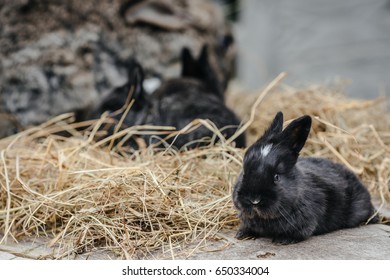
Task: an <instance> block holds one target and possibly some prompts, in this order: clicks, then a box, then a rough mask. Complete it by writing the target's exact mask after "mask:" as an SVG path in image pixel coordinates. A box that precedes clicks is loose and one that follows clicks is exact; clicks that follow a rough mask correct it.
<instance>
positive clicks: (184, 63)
mask: <svg viewBox="0 0 390 280" xmlns="http://www.w3.org/2000/svg"><path fill="white" fill-rule="evenodd" d="M181 67H182V69H181V76H182V77H197V76H198V75H199V65H198V62H197V61H195V59H194V57H193V56H192V53H191V51H190V49H188V48H187V47H184V48H183V49H182V51H181Z"/></svg>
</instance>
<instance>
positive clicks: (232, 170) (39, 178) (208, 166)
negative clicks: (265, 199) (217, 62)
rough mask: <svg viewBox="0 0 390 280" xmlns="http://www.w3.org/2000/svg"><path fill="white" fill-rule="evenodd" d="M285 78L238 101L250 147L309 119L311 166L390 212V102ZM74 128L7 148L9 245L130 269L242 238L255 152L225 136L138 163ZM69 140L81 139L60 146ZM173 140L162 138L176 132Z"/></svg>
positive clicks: (234, 97) (0, 174) (5, 237)
mask: <svg viewBox="0 0 390 280" xmlns="http://www.w3.org/2000/svg"><path fill="white" fill-rule="evenodd" d="M281 78H282V77H278V78H277V79H276V80H275V81H273V82H272V83H271V84H270V85H269V86H268V87H267V88H266V89H265V90H263V91H259V92H255V93H253V94H250V93H248V92H244V91H240V90H238V89H232V90H230V93H229V95H228V104H229V105H230V107H231V108H233V110H235V111H236V113H237V114H238V115H240V117H241V118H242V119H243V123H244V126H243V128H242V129H246V132H247V137H248V142H249V143H252V142H253V141H255V139H256V137H258V136H259V135H260V134H261V133H262V132H263V130H264V129H265V128H266V126H267V125H268V124H269V122H270V121H271V120H272V118H273V117H274V114H275V113H276V112H277V111H279V110H281V111H283V112H284V114H285V118H286V120H287V121H288V120H289V119H292V118H295V117H298V116H300V115H302V114H310V115H312V116H313V117H315V119H314V121H313V129H312V131H311V134H310V137H309V140H308V142H307V144H306V146H305V148H304V150H303V152H302V154H303V155H315V156H322V157H326V158H330V159H333V160H335V161H338V162H341V163H344V164H346V165H347V166H348V167H349V168H351V169H352V170H353V171H354V172H356V173H357V174H358V175H359V176H360V177H361V178H362V179H363V180H364V182H365V183H366V185H367V187H368V189H369V191H370V192H371V193H372V195H373V196H375V197H378V198H379V201H380V204H382V205H384V204H386V203H388V202H389V201H390V189H389V188H390V186H389V181H390V145H389V144H390V129H389V128H390V114H389V112H388V110H387V109H386V102H384V100H383V99H378V100H371V101H358V100H352V99H348V98H346V97H345V96H344V95H343V94H342V89H341V88H338V87H336V86H333V87H326V88H325V87H320V86H310V87H306V88H304V89H296V88H291V87H288V86H285V85H280V80H281ZM71 120H72V116H71V115H70V114H65V115H62V116H59V117H57V118H54V119H52V120H51V121H49V122H47V123H45V124H43V125H41V126H39V127H34V128H31V129H28V130H26V131H24V132H21V133H19V134H17V135H15V136H13V137H9V138H6V139H2V140H0V187H1V189H0V204H1V207H0V232H1V233H2V235H1V236H0V238H2V239H1V240H0V242H6V241H11V240H20V239H22V238H23V237H25V236H47V237H48V238H50V240H51V241H50V244H49V245H51V246H56V247H58V248H59V252H60V254H59V255H56V256H55V257H57V258H61V257H65V256H67V257H68V256H70V255H75V254H80V253H83V252H88V251H91V250H94V248H105V249H107V250H109V251H110V252H113V253H115V254H117V256H118V257H120V258H128V259H134V258H153V256H154V255H155V254H157V253H158V254H162V255H163V256H165V257H167V258H175V257H177V256H179V255H180V254H181V252H184V251H185V250H184V249H185V248H187V247H188V246H189V245H191V246H193V247H192V248H195V249H194V250H191V252H195V251H196V249H197V248H199V247H200V246H203V244H205V242H207V241H210V240H219V239H223V238H224V237H223V236H224V235H223V234H220V232H221V231H225V230H234V229H235V228H236V227H237V225H238V219H237V217H236V211H235V209H234V206H233V204H232V201H231V191H232V187H233V185H234V181H235V178H236V176H237V174H238V172H239V170H240V167H241V162H242V157H243V154H244V151H243V150H240V149H237V148H235V147H234V145H233V144H232V143H231V141H230V140H226V139H222V140H221V141H219V140H218V137H217V136H216V137H215V138H214V139H209V141H210V145H208V146H206V147H203V148H199V149H194V150H188V151H180V152H179V151H176V150H175V149H173V148H170V147H166V148H165V149H161V148H159V149H157V148H153V147H149V148H143V149H141V150H138V151H132V150H130V149H129V148H126V147H123V146H121V145H116V144H115V145H114V144H113V143H114V142H113V140H112V139H109V140H108V141H95V140H94V139H96V138H95V137H94V136H95V135H97V134H99V133H100V131H99V127H101V123H102V122H103V121H105V120H106V119H105V118H104V116H103V117H102V119H100V120H98V121H93V122H90V123H84V124H81V125H84V126H85V127H86V129H84V130H81V131H80V130H76V129H75V128H76V127H77V126H79V125H78V124H73V123H72V122H71ZM81 125H80V126H81ZM196 125H206V126H208V127H210V129H212V130H215V129H214V128H213V126H212V124H210V123H209V122H207V121H194V123H193V124H192V125H190V126H189V127H188V128H189V129H191V127H194V126H196ZM151 129H152V130H156V131H157V130H158V131H161V128H156V127H154V128H153V127H133V128H130V129H128V131H126V134H127V133H134V134H142V133H149V132H150V130H151ZM63 130H65V131H68V133H70V134H71V135H72V136H71V137H65V136H61V134H59V133H58V132H60V131H63ZM162 133H163V134H162V135H161V137H162V138H163V137H165V135H166V133H167V131H163V132H162ZM164 133H165V134H164ZM216 133H217V131H216ZM123 134H125V133H124V132H122V134H121V132H118V134H117V135H116V136H114V138H115V137H118V138H119V139H120V138H121V137H123ZM217 140H218V141H217ZM213 142H217V143H216V144H215V145H212V144H213ZM383 222H386V221H385V218H384V219H383ZM186 254H187V255H181V256H182V257H183V256H184V257H186V256H188V252H187V253H186Z"/></svg>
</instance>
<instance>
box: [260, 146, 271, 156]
mask: <svg viewBox="0 0 390 280" xmlns="http://www.w3.org/2000/svg"><path fill="white" fill-rule="evenodd" d="M271 149H272V144H268V145H265V146H263V147H261V149H260V155H261V156H262V157H266V156H267V155H268V154H269V152H270V151H271Z"/></svg>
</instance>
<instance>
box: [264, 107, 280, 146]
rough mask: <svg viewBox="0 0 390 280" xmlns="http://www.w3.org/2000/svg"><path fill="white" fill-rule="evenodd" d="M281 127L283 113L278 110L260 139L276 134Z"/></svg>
mask: <svg viewBox="0 0 390 280" xmlns="http://www.w3.org/2000/svg"><path fill="white" fill-rule="evenodd" d="M282 129H283V113H282V112H278V113H277V114H276V115H275V118H274V120H273V121H272V123H271V125H270V126H269V127H268V129H267V130H266V131H265V132H264V134H263V136H262V137H261V138H260V139H265V138H268V137H270V136H272V135H278V134H279V133H281V132H282ZM260 139H259V140H260Z"/></svg>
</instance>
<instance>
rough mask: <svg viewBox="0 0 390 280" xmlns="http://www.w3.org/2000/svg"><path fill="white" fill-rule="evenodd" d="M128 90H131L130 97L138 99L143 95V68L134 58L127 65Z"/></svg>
mask: <svg viewBox="0 0 390 280" xmlns="http://www.w3.org/2000/svg"><path fill="white" fill-rule="evenodd" d="M129 69H130V70H129V71H130V72H129V80H128V90H129V92H130V91H132V97H131V98H132V99H135V100H137V99H140V98H142V95H143V86H142V84H143V82H144V70H143V68H142V66H141V65H140V64H139V63H138V62H137V61H135V60H133V61H132V62H131V63H130V65H129Z"/></svg>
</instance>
